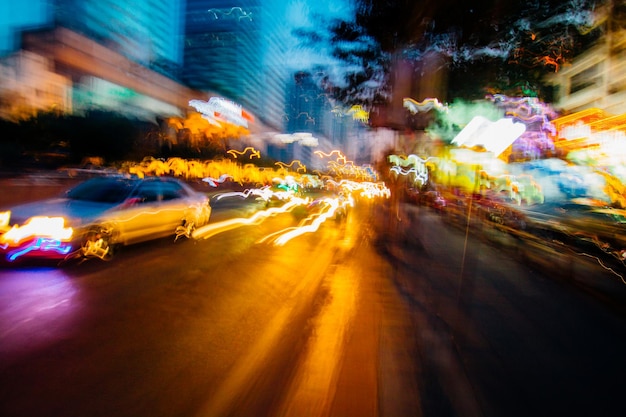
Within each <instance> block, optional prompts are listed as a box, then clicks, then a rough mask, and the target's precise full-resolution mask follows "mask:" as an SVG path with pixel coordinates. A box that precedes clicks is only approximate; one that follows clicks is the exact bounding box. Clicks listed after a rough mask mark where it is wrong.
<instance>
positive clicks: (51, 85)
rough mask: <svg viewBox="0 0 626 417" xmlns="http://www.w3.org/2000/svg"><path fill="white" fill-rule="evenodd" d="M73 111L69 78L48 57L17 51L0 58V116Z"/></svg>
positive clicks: (8, 116)
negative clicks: (53, 69) (55, 68)
mask: <svg viewBox="0 0 626 417" xmlns="http://www.w3.org/2000/svg"><path fill="white" fill-rule="evenodd" d="M50 110H54V111H58V112H61V113H71V112H72V85H71V81H70V80H69V79H68V78H67V77H64V76H62V75H60V74H57V73H56V72H54V71H52V65H51V62H50V61H49V59H47V58H45V57H43V56H41V55H38V54H35V53H32V52H29V51H24V50H22V51H18V52H16V53H14V54H12V55H10V56H8V57H5V58H3V59H2V60H1V61H0V118H3V119H8V120H11V119H13V120H20V119H23V118H27V117H30V116H32V115H34V114H36V113H37V112H40V111H50Z"/></svg>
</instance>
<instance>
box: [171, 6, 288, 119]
mask: <svg viewBox="0 0 626 417" xmlns="http://www.w3.org/2000/svg"><path fill="white" fill-rule="evenodd" d="M285 9H286V2H284V1H281V0H265V1H260V0H243V1H238V2H235V1H232V0H187V7H186V13H185V39H184V50H183V68H184V69H183V73H182V79H183V81H184V83H185V84H186V85H188V86H190V87H191V88H193V89H196V90H201V91H213V92H215V93H216V94H219V95H222V96H223V97H225V98H227V99H229V100H232V101H234V102H236V103H238V104H241V105H242V106H244V107H245V108H246V109H248V110H249V111H251V112H252V113H254V114H255V116H256V117H257V118H258V119H259V120H260V121H261V122H263V123H264V124H266V125H267V126H269V127H270V128H271V129H273V130H275V131H281V130H282V126H283V115H284V114H283V106H284V89H285V84H286V82H287V80H288V78H289V72H288V70H287V68H286V67H285V65H284V56H285V53H286V47H285V45H286V40H285V38H286V37H287V36H289V35H290V34H289V33H285V25H284V16H285Z"/></svg>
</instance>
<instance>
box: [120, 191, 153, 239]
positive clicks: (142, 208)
mask: <svg viewBox="0 0 626 417" xmlns="http://www.w3.org/2000/svg"><path fill="white" fill-rule="evenodd" d="M161 200H162V197H161V187H160V185H159V183H158V182H157V181H145V182H142V183H141V184H140V185H139V186H138V187H137V188H136V189H135V191H134V192H133V193H132V194H131V196H130V198H129V199H128V200H127V202H126V203H124V204H123V205H122V207H120V210H119V211H118V214H117V217H118V218H117V221H116V224H117V227H118V228H119V231H120V239H121V240H122V241H123V242H124V243H126V244H130V243H135V242H140V241H144V240H148V239H152V238H154V237H157V236H158V235H159V233H160V230H161V229H162V226H161V220H160V213H161V207H160V205H161V203H160V202H161Z"/></svg>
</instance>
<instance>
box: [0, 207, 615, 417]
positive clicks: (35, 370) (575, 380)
mask: <svg viewBox="0 0 626 417" xmlns="http://www.w3.org/2000/svg"><path fill="white" fill-rule="evenodd" d="M246 210H247V209H243V208H242V209H240V210H234V209H233V208H232V207H229V209H228V210H223V211H220V208H219V207H216V208H215V213H214V215H215V217H214V219H213V221H215V222H217V221H221V220H223V219H226V218H228V217H229V216H232V215H238V216H239V215H244V214H246V213H248V215H249V212H248V211H246ZM295 224H296V219H295V218H294V216H293V215H292V214H289V213H286V214H281V215H277V216H274V217H270V218H268V219H267V220H266V221H265V222H263V223H262V224H260V225H254V226H242V227H239V228H235V229H232V230H228V231H225V232H223V233H219V234H216V235H214V236H211V237H210V238H207V239H202V238H201V239H198V240H197V241H180V242H176V243H174V242H173V241H172V240H169V239H166V240H159V241H155V242H152V243H149V244H141V245H136V246H134V247H128V248H125V249H124V250H123V251H121V252H120V253H119V254H118V256H117V257H116V258H114V259H113V260H112V261H110V262H100V261H89V262H85V263H82V264H77V265H68V266H66V267H63V268H51V267H41V266H39V267H37V266H29V267H17V268H5V269H2V270H0V414H1V415H3V416H11V417H13V416H63V417H69V416H133V417H138V416H168V417H170V416H260V415H266V416H347V415H350V416H408V415H410V416H502V415H507V416H528V415H534V416H540V415H546V416H548V415H570V416H583V415H621V414H623V412H624V411H625V409H626V407H625V406H624V405H623V403H622V401H621V399H620V398H621V379H622V370H623V369H626V359H624V355H623V352H624V350H625V348H626V321H625V319H624V315H623V311H621V310H619V309H617V308H613V307H612V306H611V305H610V304H607V303H606V302H605V300H604V299H603V298H597V297H596V294H595V293H593V292H588V291H584V290H583V289H582V288H581V285H578V284H573V283H572V282H570V281H568V280H564V279H561V278H559V279H557V278H554V277H553V276H552V274H551V273H550V272H549V271H547V272H545V273H542V271H541V270H540V269H538V268H537V267H536V266H533V267H531V266H529V263H528V262H524V261H523V259H524V258H522V257H517V256H515V255H514V254H513V253H512V252H511V251H510V250H503V248H502V247H500V248H498V246H497V245H494V244H493V242H490V241H487V240H485V239H484V238H481V237H480V236H477V235H476V234H471V233H465V231H464V230H463V228H459V227H454V226H452V225H451V224H449V223H448V222H446V221H445V220H444V219H443V218H442V217H441V216H440V215H438V214H436V213H434V212H433V211H431V210H429V209H427V208H425V207H418V206H409V205H400V206H398V207H394V206H393V205H390V203H388V202H385V203H382V202H380V201H379V202H376V203H364V202H362V203H360V204H358V205H357V207H355V208H354V209H353V211H352V212H351V213H350V214H349V215H348V217H347V219H345V220H343V221H339V222H337V221H329V222H327V223H325V224H323V225H322V227H321V228H320V229H319V230H318V231H317V232H316V233H309V234H304V235H302V236H299V237H297V238H295V239H292V240H291V241H289V242H287V243H286V244H285V245H284V246H274V245H272V244H270V243H267V242H261V239H262V238H263V237H265V236H267V235H269V234H271V233H274V232H276V231H278V230H281V229H285V228H287V227H291V226H294V225H295ZM535 265H536V264H535ZM581 268H582V267H581ZM585 268H586V267H585ZM589 270H590V271H594V274H596V275H595V276H594V277H593V278H594V279H597V280H601V279H607V280H610V279H613V278H614V277H611V274H609V273H607V274H604V273H602V271H601V268H599V269H589ZM577 271H583V269H579V270H577ZM584 271H588V270H587V269H584ZM617 288H620V287H617Z"/></svg>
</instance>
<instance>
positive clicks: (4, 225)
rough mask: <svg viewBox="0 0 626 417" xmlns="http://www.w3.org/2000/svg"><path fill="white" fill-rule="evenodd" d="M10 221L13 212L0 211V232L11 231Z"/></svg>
mask: <svg viewBox="0 0 626 417" xmlns="http://www.w3.org/2000/svg"><path fill="white" fill-rule="evenodd" d="M10 219H11V211H0V231H6V230H9V220H10Z"/></svg>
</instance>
